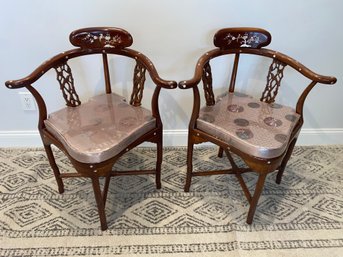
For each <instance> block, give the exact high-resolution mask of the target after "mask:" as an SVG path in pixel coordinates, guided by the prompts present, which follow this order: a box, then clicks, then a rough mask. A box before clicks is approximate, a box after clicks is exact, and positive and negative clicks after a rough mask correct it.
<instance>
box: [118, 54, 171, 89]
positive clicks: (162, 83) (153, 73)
mask: <svg viewBox="0 0 343 257" xmlns="http://www.w3.org/2000/svg"><path fill="white" fill-rule="evenodd" d="M120 54H123V55H126V56H130V57H132V58H134V59H136V60H138V61H139V62H141V63H142V64H143V65H144V67H145V68H146V69H147V70H148V72H149V75H150V77H151V79H152V81H153V82H154V83H155V84H156V85H157V86H159V87H162V88H166V89H173V88H176V87H177V82H176V81H174V80H164V79H162V78H161V77H160V76H159V74H158V72H157V70H156V68H155V66H154V64H153V63H152V61H151V60H150V59H149V58H148V57H146V56H145V55H144V54H142V53H140V52H138V51H136V50H133V49H130V48H126V49H123V50H122V53H120Z"/></svg>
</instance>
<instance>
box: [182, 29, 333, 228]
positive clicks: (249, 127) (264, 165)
mask: <svg viewBox="0 0 343 257" xmlns="http://www.w3.org/2000/svg"><path fill="white" fill-rule="evenodd" d="M213 42H214V45H215V46H216V48H215V49H213V50H211V51H208V52H206V53H205V54H203V55H202V56H201V57H200V58H199V60H198V62H197V64H196V68H195V73H194V77H193V78H192V79H190V80H185V81H181V82H179V85H178V86H179V88H180V89H192V91H193V96H194V102H193V111H192V115H191V118H190V122H189V130H188V131H189V132H188V149H187V175H186V182H185V187H184V190H185V191H186V192H188V191H189V190H190V186H191V181H192V177H194V176H208V175H219V174H234V175H235V176H236V178H237V179H238V182H239V184H240V186H241V188H242V190H243V192H244V195H245V197H246V198H247V200H248V202H249V204H250V207H249V211H248V216H247V220H246V222H247V223H248V224H251V223H252V221H253V217H254V213H255V210H256V206H257V203H258V200H259V198H260V195H261V193H262V190H263V187H264V183H265V179H266V176H267V175H268V174H269V173H271V172H273V171H277V176H276V183H278V184H279V183H280V182H281V178H282V175H283V172H284V170H285V167H286V165H287V162H288V160H289V158H290V156H291V154H292V151H293V148H294V145H295V143H296V141H297V138H298V136H299V132H300V129H301V127H302V125H303V122H304V117H303V109H304V103H305V99H306V97H307V95H308V94H309V92H310V91H311V89H312V88H313V87H314V86H315V85H316V84H317V83H321V84H328V85H332V84H335V83H336V78H334V77H329V76H322V75H318V74H316V73H314V72H313V71H311V70H310V69H308V68H307V67H305V66H304V65H302V64H300V63H299V62H297V61H296V60H294V59H292V58H291V57H289V56H287V55H285V54H282V53H280V52H277V51H274V50H270V49H266V48H264V47H265V46H268V45H269V43H270V42H271V35H270V33H269V32H268V31H266V30H263V29H260V28H249V27H242V28H224V29H221V30H219V31H218V32H216V34H215V36H214V39H213ZM230 55H231V56H232V55H233V56H234V58H233V64H232V71H231V78H230V82H229V85H228V90H227V91H226V92H225V93H224V94H222V95H219V96H218V97H217V98H216V96H215V94H214V90H213V88H214V87H213V85H212V83H213V77H212V71H211V65H210V61H211V60H212V59H215V58H216V57H221V56H230ZM242 55H257V56H260V57H262V58H266V59H269V60H271V64H270V66H269V69H267V70H268V72H267V74H266V78H267V81H266V85H265V88H264V90H263V92H262V93H261V95H260V98H256V97H255V96H252V95H249V94H247V93H245V92H244V93H243V92H242V91H241V90H240V89H239V88H235V85H236V78H237V72H238V67H239V63H240V57H241V56H242ZM286 69H291V70H292V69H293V70H294V71H296V72H295V73H299V74H300V75H302V76H304V77H305V78H307V79H308V80H310V82H309V84H308V85H307V86H306V85H305V86H306V87H305V89H304V91H303V92H302V93H301V94H300V96H299V97H298V100H297V103H296V106H295V107H288V106H285V105H281V104H279V103H276V97H277V95H278V92H279V88H280V86H281V82H282V79H283V77H284V75H285V72H284V70H286ZM201 81H202V84H203V90H204V98H205V99H204V100H205V101H204V100H203V98H200V93H199V84H200V82H201ZM204 102H205V104H203V103H204ZM204 142H211V143H213V144H215V145H217V146H219V152H218V156H219V157H222V156H223V153H225V155H226V156H227V158H228V161H229V163H230V164H231V168H229V169H224V170H207V171H197V172H194V171H193V165H192V161H193V149H194V145H195V144H200V143H204ZM231 153H234V154H236V155H237V156H239V157H240V158H241V159H242V160H243V161H244V162H245V164H246V166H245V167H239V166H238V165H237V164H236V163H235V161H234V158H233V157H232V154H231ZM245 172H256V173H257V174H258V180H257V182H256V185H255V190H254V192H253V194H252V193H251V192H250V191H249V189H248V187H247V185H246V183H245V181H244V178H243V176H242V174H243V173H245Z"/></svg>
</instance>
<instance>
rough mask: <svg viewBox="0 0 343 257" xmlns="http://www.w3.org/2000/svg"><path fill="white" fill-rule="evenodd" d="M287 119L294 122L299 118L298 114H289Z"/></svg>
mask: <svg viewBox="0 0 343 257" xmlns="http://www.w3.org/2000/svg"><path fill="white" fill-rule="evenodd" d="M285 118H286V120H288V121H290V122H294V121H296V120H297V116H295V115H293V114H287V115H286V116H285Z"/></svg>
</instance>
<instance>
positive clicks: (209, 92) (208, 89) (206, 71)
mask: <svg viewBox="0 0 343 257" xmlns="http://www.w3.org/2000/svg"><path fill="white" fill-rule="evenodd" d="M202 82H203V84H204V93H205V99H206V105H207V106H211V105H214V104H215V99H214V94H213V88H212V71H211V66H210V63H206V64H205V66H204V68H203V73H202Z"/></svg>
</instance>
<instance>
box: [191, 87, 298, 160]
mask: <svg viewBox="0 0 343 257" xmlns="http://www.w3.org/2000/svg"><path fill="white" fill-rule="evenodd" d="M299 118H300V115H299V114H297V113H296V112H295V110H294V109H292V108H290V107H287V106H283V105H280V104H275V103H273V104H267V103H264V102H260V101H258V100H255V99H253V98H252V97H250V96H248V95H245V94H242V93H229V94H226V95H223V96H221V97H220V98H218V100H217V102H216V104H215V105H214V106H205V107H203V108H201V109H200V113H199V118H198V120H197V128H198V129H200V130H203V131H205V132H207V133H209V134H211V135H213V136H215V137H217V138H219V139H221V140H223V141H225V142H227V143H228V144H230V145H232V146H233V147H235V148H237V149H239V150H241V151H243V152H245V153H248V154H250V155H252V156H255V157H260V158H273V157H278V156H280V155H281V154H282V153H283V152H284V151H285V149H286V147H287V143H288V140H289V137H290V134H291V132H292V130H293V128H294V126H295V125H296V123H297V121H298V120H299Z"/></svg>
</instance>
